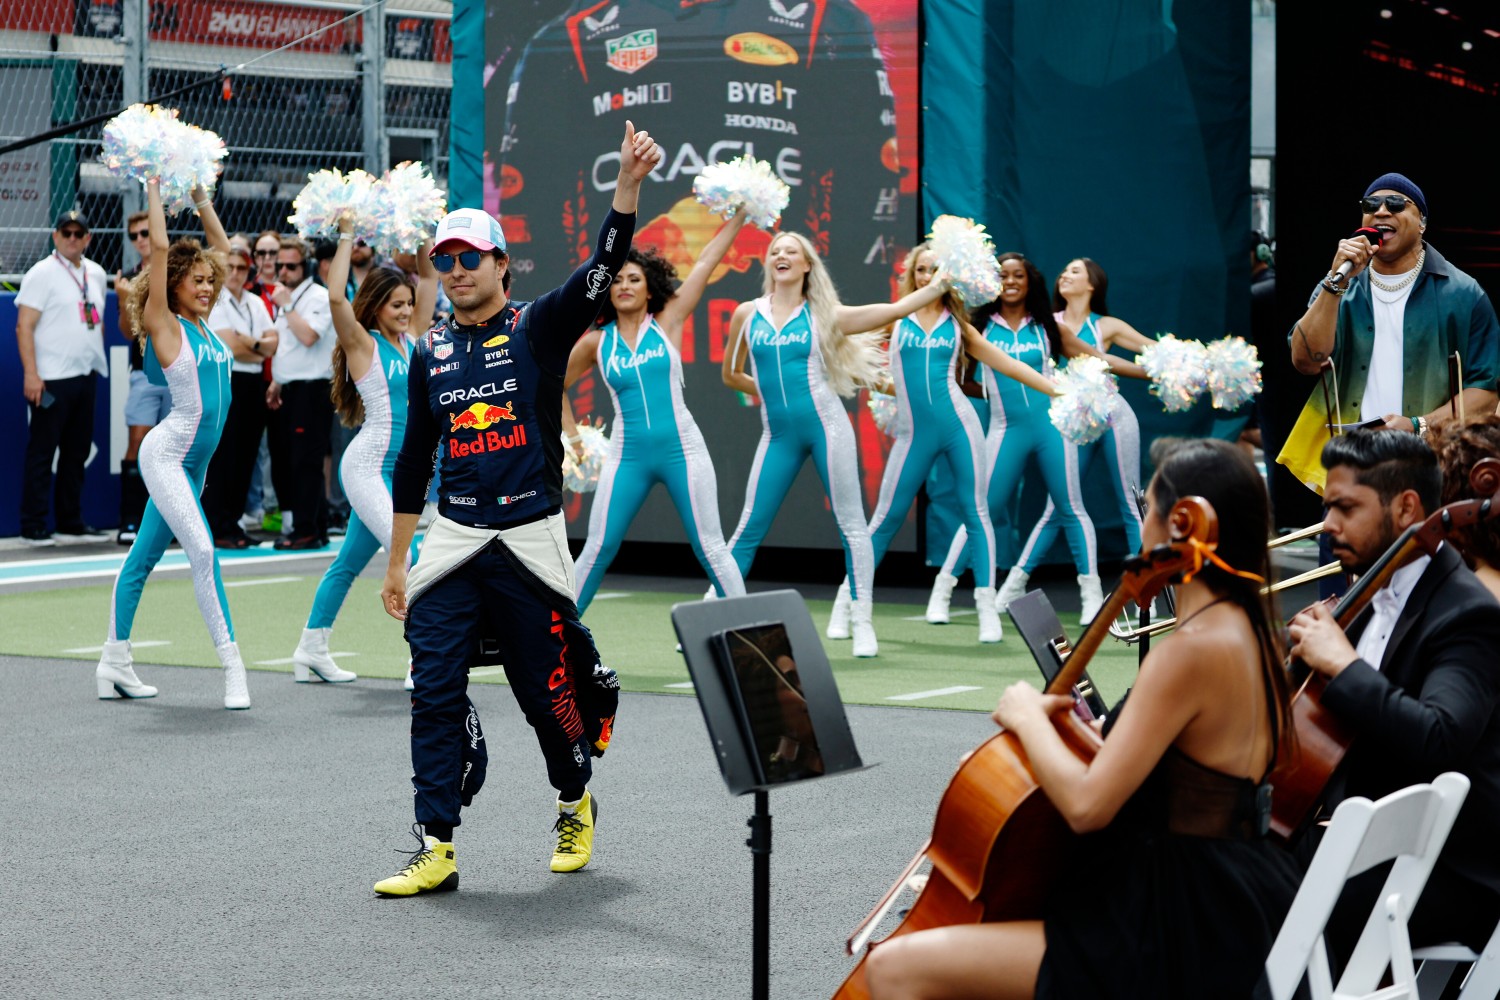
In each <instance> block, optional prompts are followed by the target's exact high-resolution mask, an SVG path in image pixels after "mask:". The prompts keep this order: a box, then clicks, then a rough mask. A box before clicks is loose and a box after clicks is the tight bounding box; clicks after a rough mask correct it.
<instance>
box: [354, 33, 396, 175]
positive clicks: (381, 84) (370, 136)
mask: <svg viewBox="0 0 1500 1000" xmlns="http://www.w3.org/2000/svg"><path fill="white" fill-rule="evenodd" d="M360 20H361V23H362V25H363V30H364V51H363V52H361V53H360V56H359V67H360V76H361V79H362V82H363V87H362V88H361V89H362V90H363V92H364V100H363V102H362V104H361V107H360V116H361V118H362V120H363V124H364V149H365V169H366V170H368V171H369V172H370V173H372V174H374V175H376V176H377V177H378V176H380V175H381V174H382V173H384V172H385V168H386V167H388V166H390V158H391V140H390V137H389V136H387V135H386V131H385V5H384V4H377V5H376V6H374V7H371V8H370V9H369V10H367V11H365V12H364V13H363V14H361V15H360Z"/></svg>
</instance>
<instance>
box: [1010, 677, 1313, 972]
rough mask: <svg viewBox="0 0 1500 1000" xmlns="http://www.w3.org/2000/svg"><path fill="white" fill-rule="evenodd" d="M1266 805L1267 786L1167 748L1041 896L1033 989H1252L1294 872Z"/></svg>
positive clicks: (1291, 892) (1286, 904)
mask: <svg viewBox="0 0 1500 1000" xmlns="http://www.w3.org/2000/svg"><path fill="white" fill-rule="evenodd" d="M1124 705H1125V703H1124V701H1123V700H1122V701H1121V702H1120V704H1119V705H1117V706H1116V708H1115V711H1114V712H1112V713H1111V714H1110V717H1109V718H1110V723H1111V724H1113V722H1115V721H1116V720H1118V718H1119V713H1120V711H1121V710H1122V709H1123V708H1124ZM1106 731H1107V730H1106ZM1269 809H1270V794H1269V786H1268V785H1256V784H1255V783H1254V782H1252V781H1250V780H1249V779H1248V778H1238V777H1233V776H1231V775H1227V774H1224V773H1223V772H1221V771H1216V770H1214V769H1212V768H1208V767H1205V766H1203V765H1202V764H1199V763H1198V762H1197V761H1194V760H1193V759H1192V758H1190V757H1188V756H1187V755H1186V754H1184V753H1182V752H1181V751H1179V750H1177V749H1176V748H1175V747H1173V748H1170V749H1168V751H1167V753H1166V755H1165V756H1163V757H1162V760H1161V762H1160V763H1158V764H1157V766H1156V767H1155V769H1153V770H1152V772H1151V774H1150V775H1149V776H1147V778H1146V781H1145V782H1144V783H1143V784H1142V785H1141V787H1140V788H1139V789H1138V790H1137V791H1136V793H1135V794H1134V795H1132V796H1131V797H1130V799H1129V801H1127V802H1126V803H1125V806H1124V807H1123V808H1122V809H1121V810H1120V812H1119V814H1118V815H1117V816H1116V817H1115V819H1114V821H1113V822H1111V823H1110V825H1109V826H1108V827H1106V828H1105V829H1103V830H1100V831H1098V832H1097V833H1092V834H1088V835H1086V836H1084V837H1083V838H1081V841H1080V845H1079V854H1078V864H1077V866H1076V867H1075V868H1074V870H1073V872H1072V873H1071V874H1070V875H1068V876H1067V877H1065V879H1064V880H1063V882H1062V883H1060V884H1059V885H1058V887H1057V891H1055V892H1054V893H1053V894H1052V896H1051V897H1050V899H1049V902H1048V905H1047V910H1046V918H1045V923H1046V936H1047V952H1046V955H1045V956H1044V957H1043V959H1042V968H1041V974H1040V977H1039V978H1038V981H1037V990H1036V995H1037V998H1038V1000H1051V998H1062V997H1068V998H1072V997H1088V998H1097V997H1120V998H1122V1000H1123V998H1130V1000H1137V998H1148V997H1149V998H1152V1000H1166V998H1183V1000H1187V998H1193V1000H1200V998H1204V997H1213V998H1215V1000H1219V998H1226V1000H1228V998H1235V997H1250V996H1255V995H1258V993H1257V984H1258V983H1259V981H1260V979H1261V977H1262V973H1263V972H1264V968H1265V961H1266V955H1267V954H1268V953H1269V952H1270V950H1271V944H1272V942H1273V941H1275V940H1276V934H1277V932H1278V931H1280V929H1281V923H1282V920H1283V919H1284V918H1285V916H1286V913H1287V910H1288V909H1290V908H1291V905H1292V899H1293V897H1295V896H1296V894H1297V885H1298V882H1299V880H1300V874H1299V872H1298V870H1297V867H1296V864H1295V862H1294V861H1293V859H1292V856H1291V855H1290V854H1289V853H1288V852H1286V851H1285V850H1283V849H1282V848H1281V847H1280V846H1278V845H1276V844H1273V843H1272V842H1271V841H1269V840H1267V839H1266V837H1265V833H1264V830H1265V826H1266V819H1267V818H1268V817H1269ZM1261 989H1264V986H1263V984H1262V985H1261Z"/></svg>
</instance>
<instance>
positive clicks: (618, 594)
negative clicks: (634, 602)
mask: <svg viewBox="0 0 1500 1000" xmlns="http://www.w3.org/2000/svg"><path fill="white" fill-rule="evenodd" d="M634 596H635V595H634V594H631V593H628V592H626V591H623V590H616V591H612V592H610V593H608V594H595V595H594V600H596V601H612V600H614V599H615V598H617V597H634Z"/></svg>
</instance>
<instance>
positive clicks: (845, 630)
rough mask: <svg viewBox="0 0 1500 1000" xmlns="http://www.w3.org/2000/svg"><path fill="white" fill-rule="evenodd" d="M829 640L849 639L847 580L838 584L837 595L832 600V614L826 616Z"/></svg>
mask: <svg viewBox="0 0 1500 1000" xmlns="http://www.w3.org/2000/svg"><path fill="white" fill-rule="evenodd" d="M826 634H827V636H828V638H830V639H847V638H849V580H848V578H847V577H846V578H845V579H844V582H843V583H841V584H839V592H838V595H837V596H835V597H834V599H833V614H831V615H829V616H828V632H827V633H826Z"/></svg>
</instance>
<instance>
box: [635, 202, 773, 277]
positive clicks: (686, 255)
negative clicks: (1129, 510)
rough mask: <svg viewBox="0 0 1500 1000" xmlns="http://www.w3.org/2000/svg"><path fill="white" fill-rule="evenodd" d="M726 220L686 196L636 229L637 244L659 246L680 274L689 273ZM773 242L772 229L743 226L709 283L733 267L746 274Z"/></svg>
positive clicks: (733, 269) (658, 250)
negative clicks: (665, 211) (770, 231)
mask: <svg viewBox="0 0 1500 1000" xmlns="http://www.w3.org/2000/svg"><path fill="white" fill-rule="evenodd" d="M723 224H724V220H723V219H721V218H719V217H718V216H716V215H714V214H713V213H712V212H710V211H709V210H708V209H707V208H705V207H704V206H702V205H701V204H699V203H698V201H697V199H695V198H691V197H689V198H683V199H682V200H680V201H678V202H677V204H675V205H673V206H672V208H671V209H670V210H669V211H668V212H667V213H666V214H664V215H658V216H656V217H655V218H653V219H652V220H651V221H650V222H648V223H646V224H645V225H644V226H641V227H639V228H638V229H636V232H635V244H636V246H643V247H656V249H657V252H658V253H660V254H661V255H662V256H663V257H665V258H666V259H667V262H668V263H669V264H671V265H672V267H673V268H675V269H676V271H677V274H678V277H685V276H686V275H687V273H688V272H689V271H691V270H692V269H693V263H694V262H695V261H696V260H697V259H698V255H699V254H701V253H702V252H703V248H704V247H705V246H707V245H708V241H709V240H711V239H713V235H714V233H716V232H718V230H719V227H720V226H721V225H723ZM770 245H771V234H770V233H767V232H765V231H764V230H761V229H758V228H756V227H755V226H746V227H745V228H743V229H741V230H740V231H739V233H738V234H737V235H736V236H735V238H734V242H733V243H732V244H730V247H729V251H728V252H727V253H725V254H724V259H723V260H722V261H721V262H720V263H719V266H718V267H716V268H714V271H713V274H711V275H710V276H709V279H708V280H709V283H710V284H713V283H714V282H716V281H718V280H719V279H721V278H723V277H724V275H726V274H728V273H730V272H731V271H733V272H736V273H738V274H744V273H745V272H746V271H748V270H750V268H751V267H752V266H753V265H755V264H757V263H759V262H760V261H761V260H762V259H763V258H764V257H765V254H766V250H768V249H769V248H770Z"/></svg>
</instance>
